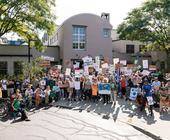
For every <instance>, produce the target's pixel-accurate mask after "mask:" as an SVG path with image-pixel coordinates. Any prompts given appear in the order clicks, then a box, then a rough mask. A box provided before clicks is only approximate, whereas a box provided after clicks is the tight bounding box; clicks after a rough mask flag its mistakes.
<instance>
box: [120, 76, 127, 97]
mask: <svg viewBox="0 0 170 140" xmlns="http://www.w3.org/2000/svg"><path fill="white" fill-rule="evenodd" d="M120 83H121V93H122V97H123V98H124V99H125V95H126V78H125V76H124V75H122V77H121V80H120Z"/></svg>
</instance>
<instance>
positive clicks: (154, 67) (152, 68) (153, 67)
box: [149, 65, 157, 71]
mask: <svg viewBox="0 0 170 140" xmlns="http://www.w3.org/2000/svg"><path fill="white" fill-rule="evenodd" d="M156 69H157V68H156V66H155V65H149V70H150V71H156Z"/></svg>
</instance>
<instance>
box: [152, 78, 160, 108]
mask: <svg viewBox="0 0 170 140" xmlns="http://www.w3.org/2000/svg"><path fill="white" fill-rule="evenodd" d="M160 87H161V82H160V81H159V80H158V77H155V79H154V81H153V82H152V88H153V90H154V93H153V98H154V101H155V102H156V103H155V104H154V106H155V105H156V106H159V104H158V103H159V102H160V97H159V96H160V95H159V89H160Z"/></svg>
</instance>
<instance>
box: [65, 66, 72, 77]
mask: <svg viewBox="0 0 170 140" xmlns="http://www.w3.org/2000/svg"><path fill="white" fill-rule="evenodd" d="M70 73H71V69H70V68H66V72H65V75H67V76H69V75H70Z"/></svg>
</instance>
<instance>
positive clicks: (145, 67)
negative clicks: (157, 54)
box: [142, 60, 148, 69]
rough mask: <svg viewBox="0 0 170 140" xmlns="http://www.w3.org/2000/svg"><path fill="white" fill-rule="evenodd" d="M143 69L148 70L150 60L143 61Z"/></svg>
mask: <svg viewBox="0 0 170 140" xmlns="http://www.w3.org/2000/svg"><path fill="white" fill-rule="evenodd" d="M142 62H143V68H144V69H148V60H143V61H142Z"/></svg>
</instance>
